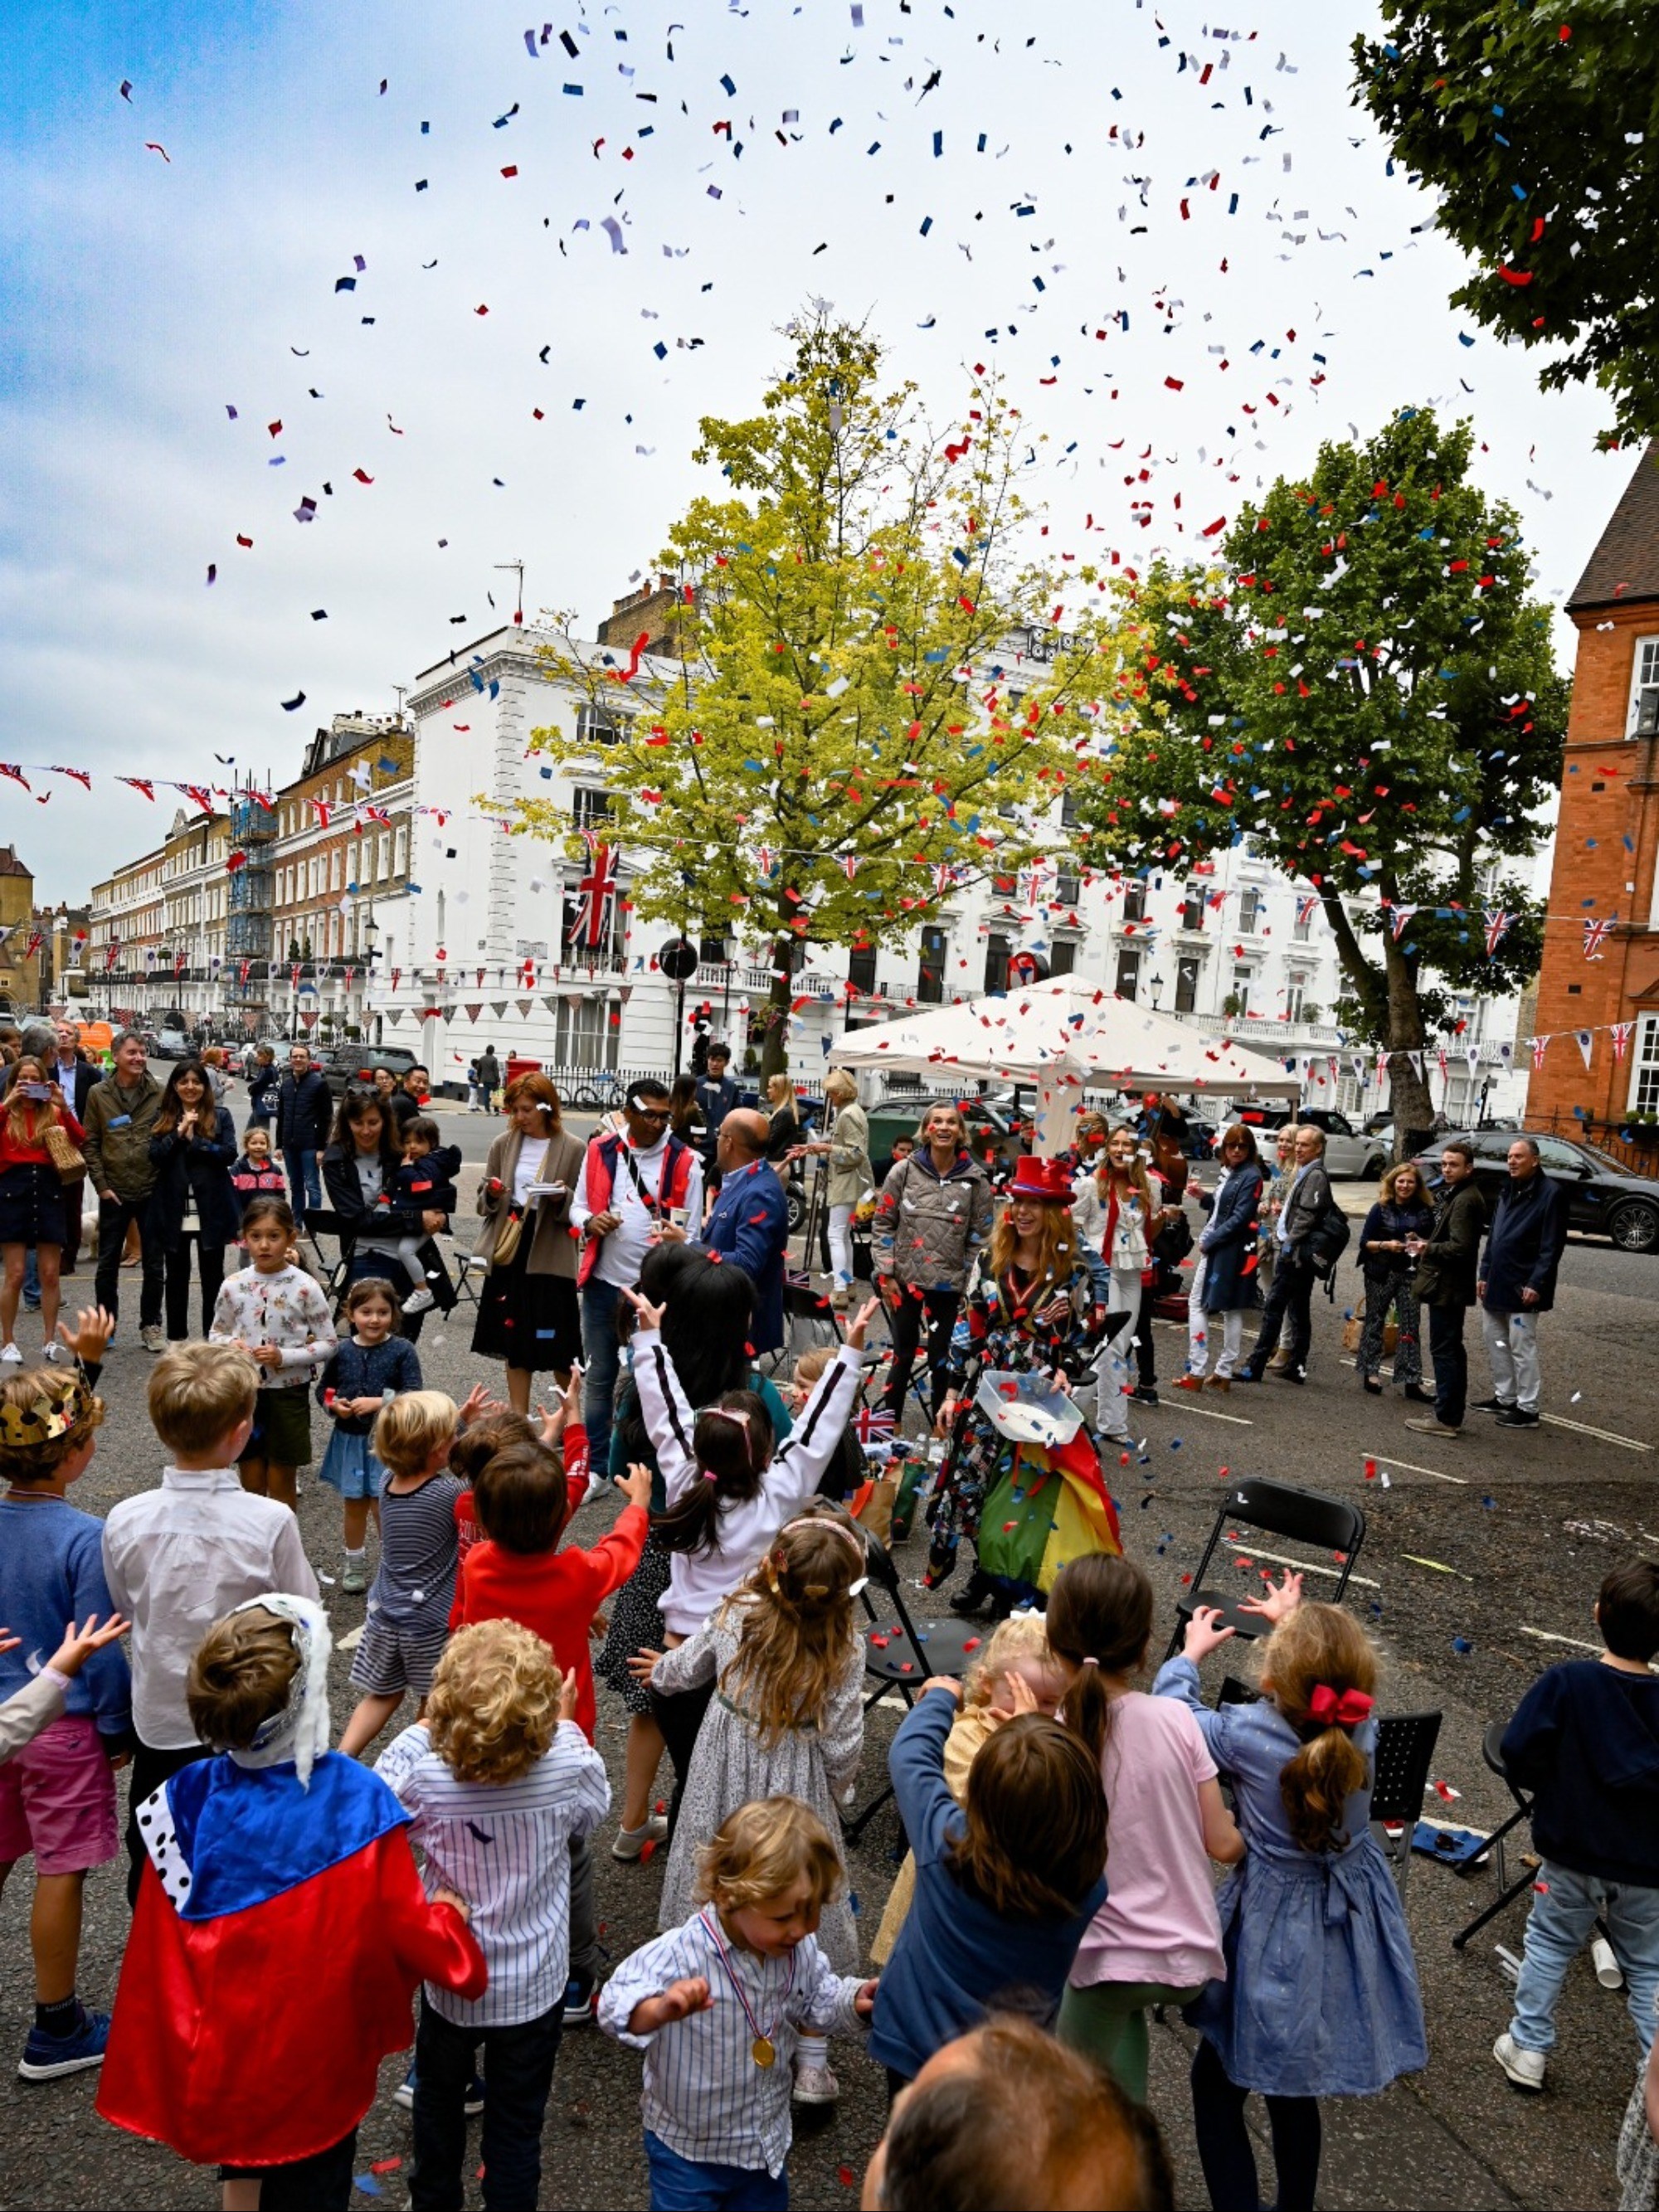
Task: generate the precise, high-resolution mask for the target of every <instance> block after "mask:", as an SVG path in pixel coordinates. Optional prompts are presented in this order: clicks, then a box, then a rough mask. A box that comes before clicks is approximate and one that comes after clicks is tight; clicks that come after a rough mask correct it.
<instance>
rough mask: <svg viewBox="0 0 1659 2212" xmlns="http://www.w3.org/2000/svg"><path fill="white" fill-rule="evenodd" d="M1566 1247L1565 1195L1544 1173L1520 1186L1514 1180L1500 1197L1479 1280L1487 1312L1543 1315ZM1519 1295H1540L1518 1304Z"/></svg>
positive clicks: (1534, 1176)
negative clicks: (1533, 1302) (1483, 1287)
mask: <svg viewBox="0 0 1659 2212" xmlns="http://www.w3.org/2000/svg"><path fill="white" fill-rule="evenodd" d="M1566 1243H1567V1194H1566V1192H1565V1190H1564V1189H1563V1188H1562V1187H1561V1185H1560V1184H1559V1182H1553V1181H1552V1180H1551V1178H1550V1177H1549V1176H1547V1175H1546V1174H1545V1172H1544V1170H1543V1169H1542V1168H1540V1169H1539V1170H1538V1171H1537V1173H1536V1174H1535V1175H1530V1176H1528V1177H1527V1180H1526V1181H1525V1182H1516V1179H1515V1177H1514V1176H1510V1179H1509V1181H1508V1182H1506V1183H1505V1184H1504V1188H1502V1190H1500V1191H1499V1192H1498V1204H1497V1205H1496V1206H1495V1207H1494V1208H1493V1209H1492V1227H1491V1228H1490V1229H1489V1230H1488V1231H1487V1232H1486V1250H1485V1252H1484V1253H1483V1254H1482V1255H1481V1258H1480V1279H1481V1281H1482V1282H1483V1283H1484V1284H1485V1285H1486V1297H1484V1298H1483V1299H1482V1300H1481V1304H1483V1305H1484V1306H1485V1307H1486V1310H1487V1312H1488V1313H1500V1314H1512V1313H1547V1312H1548V1311H1549V1310H1550V1308H1551V1307H1552V1306H1553V1304H1555V1278H1556V1274H1557V1273H1558V1272H1559V1268H1560V1266H1561V1255H1562V1253H1563V1252H1564V1251H1565V1249H1566ZM1523 1290H1534V1291H1537V1293H1538V1303H1537V1304H1536V1305H1532V1306H1528V1305H1526V1304H1523V1303H1522V1297H1521V1293H1522V1291H1523Z"/></svg>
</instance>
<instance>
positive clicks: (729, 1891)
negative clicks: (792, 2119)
mask: <svg viewBox="0 0 1659 2212" xmlns="http://www.w3.org/2000/svg"><path fill="white" fill-rule="evenodd" d="M840 1881H841V1860H840V1857H839V1855H838V1854H837V1852H836V1846H835V1844H833V1843H832V1842H831V1841H830V1838H829V1833H828V1832H827V1830H826V1829H825V1827H824V1826H823V1822H822V1821H821V1820H819V1819H818V1817H817V1814H815V1813H814V1812H812V1811H811V1808H809V1807H807V1806H805V1805H802V1804H800V1803H799V1802H797V1801H796V1800H795V1799H794V1798H793V1797H769V1798H767V1799H765V1800H764V1801H763V1802H761V1803H758V1804H753V1805H745V1806H744V1807H743V1808H741V1810H740V1811H738V1812H736V1813H733V1814H731V1816H730V1817H729V1818H728V1819H727V1820H723V1821H722V1822H721V1824H720V1827H719V1828H718V1829H717V1830H716V1831H715V1832H714V1838H713V1839H712V1841H711V1842H710V1843H709V1844H708V1848H707V1849H706V1850H705V1851H704V1852H703V1854H702V1867H701V1870H700V1875H699V1881H698V1893H699V1895H700V1896H701V1897H702V1899H705V1900H706V1901H705V1902H704V1904H703V1905H702V1910H701V1911H698V1912H696V1913H694V1914H693V1915H692V1917H690V1919H689V1920H688V1921H687V1922H686V1923H685V1925H684V1927H683V1928H677V1929H675V1930H674V1932H673V1933H672V1935H669V1936H658V1938H657V1940H656V1942H654V1943H647V1944H646V1945H645V1946H644V1947H643V1948H641V1949H640V1950H638V1951H635V1953H634V1954H633V1956H632V1957H631V1958H629V1959H624V1960H623V1963H622V1965H621V1966H618V1967H617V1971H616V1972H615V1973H614V1974H613V1975H612V1976H611V1979H610V1980H609V1981H608V1982H607V1983H606V1984H605V1994H604V1996H602V1997H601V1998H600V1999H599V2026H600V2027H602V2028H604V2030H605V2033H606V2034H607V2035H614V2036H615V2037H616V2039H617V2041H618V2042H619V2043H626V2044H629V2045H631V2046H632V2047H633V2048H634V2049H635V2050H636V2051H644V2053H645V2093H644V2097H643V2099H642V2103H643V2106H644V2113H645V2155H646V2158H647V2161H648V2163H649V2166H650V2168H651V2201H652V2203H653V2204H657V2205H670V2204H697V2205H703V2206H707V2207H709V2208H710V2209H711V2212H715V2208H723V2207H730V2208H732V2212H787V2205H788V2203H789V2184H788V2182H787V2179H786V2178H785V2175H784V2170H783V2169H784V2161H785V2160H786V2159H787V2157H788V2155H789V2142H790V2125H789V2078H790V2075H789V2062H790V2060H791V2058H792V2057H793V2054H794V2049H795V2045H796V2040H797V2038H798V2037H799V2033H800V2032H801V2030H802V2029H803V2028H805V2029H806V2030H807V2031H808V2032H809V2033H813V2034H817V2035H829V2034H830V2033H834V2032H835V2031H836V2029H841V2030H842V2031H848V2030H850V2029H852V2028H853V2027H855V2026H856V2025H857V2024H858V2023H859V2022H860V2021H866V2020H868V2018H869V2016H870V2008H871V2006H872V2002H874V1996H875V1989H876V1984H874V1983H873V1982H860V1981H859V1980H858V1979H857V1978H856V1977H855V1976H850V1975H849V1976H845V1977H843V1976H841V1975H838V1974H836V1973H834V1972H832V1971H831V1969H830V1967H829V1962H828V1960H826V1959H825V1958H824V1956H823V1953H822V1952H821V1951H820V1950H819V1948H818V1947H817V1942H816V1941H815V1940H814V1934H813V1931H814V1930H815V1929H816V1928H817V1924H818V1916H819V1913H820V1912H821V1911H822V1910H823V1906H824V1905H825V1904H826V1903H828V1901H829V1899H831V1898H832V1897H833V1896H834V1895H835V1894H836V1890H837V1888H838V1887H839V1885H840ZM780 2061H781V2062H782V2063H779V2062H780Z"/></svg>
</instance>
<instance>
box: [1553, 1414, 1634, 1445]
mask: <svg viewBox="0 0 1659 2212" xmlns="http://www.w3.org/2000/svg"><path fill="white" fill-rule="evenodd" d="M1543 1418H1544V1419H1545V1420H1547V1422H1548V1423H1549V1425H1550V1426H1551V1427H1552V1428H1553V1429H1576V1430H1577V1431H1578V1434H1579V1435H1580V1436H1581V1437H1600V1438H1601V1442H1602V1443H1604V1444H1623V1446H1624V1447H1625V1449H1626V1451H1651V1450H1652V1449H1653V1446H1652V1445H1651V1444H1649V1443H1643V1442H1642V1440H1641V1438H1640V1437H1621V1436H1616V1435H1615V1434H1614V1433H1613V1431H1612V1430H1611V1429H1593V1428H1591V1426H1590V1425H1589V1422H1588V1421H1570V1420H1568V1419H1567V1418H1566V1416H1565V1413H1546V1414H1545V1415H1544V1416H1543Z"/></svg>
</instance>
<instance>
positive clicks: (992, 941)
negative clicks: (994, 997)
mask: <svg viewBox="0 0 1659 2212" xmlns="http://www.w3.org/2000/svg"><path fill="white" fill-rule="evenodd" d="M1012 949H1013V948H1012V944H1011V943H1010V941H1009V939H1007V938H1006V937H1004V936H1003V935H1001V933H1000V932H999V931H997V930H993V931H992V932H991V934H990V935H989V936H988V937H987V939H986V940H985V988H986V990H987V993H990V994H996V993H998V992H1006V989H1007V988H1008V955H1009V953H1010V952H1011V951H1012Z"/></svg>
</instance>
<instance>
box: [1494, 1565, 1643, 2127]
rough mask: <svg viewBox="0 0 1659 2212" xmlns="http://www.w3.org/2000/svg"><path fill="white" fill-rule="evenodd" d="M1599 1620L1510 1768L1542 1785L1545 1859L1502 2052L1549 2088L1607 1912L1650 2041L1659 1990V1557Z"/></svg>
mask: <svg viewBox="0 0 1659 2212" xmlns="http://www.w3.org/2000/svg"><path fill="white" fill-rule="evenodd" d="M1595 1621H1596V1626H1597V1627H1598V1628H1599V1629H1600V1630H1601V1641H1602V1642H1603V1643H1604V1644H1606V1645H1607V1650H1605V1651H1604V1652H1603V1653H1602V1655H1601V1657H1600V1659H1569V1660H1568V1661H1566V1662H1565V1664H1564V1665H1562V1666H1559V1667H1551V1668H1547V1671H1546V1672H1545V1673H1544V1674H1541V1675H1540V1676H1539V1678H1538V1680H1536V1681H1535V1682H1534V1684H1533V1686H1532V1687H1531V1689H1529V1690H1528V1692H1527V1694H1526V1696H1525V1697H1524V1698H1522V1700H1521V1703H1520V1704H1519V1705H1518V1706H1517V1707H1516V1712H1515V1717H1514V1719H1513V1720H1512V1721H1511V1722H1510V1724H1509V1726H1508V1728H1507V1729H1505V1730H1504V1744H1503V1757H1504V1768H1505V1770H1506V1771H1507V1772H1508V1773H1509V1775H1510V1778H1512V1779H1513V1780H1514V1781H1515V1782H1516V1783H1517V1784H1519V1785H1520V1787H1521V1788H1522V1789H1523V1790H1530V1791H1531V1792H1532V1797H1533V1806H1532V1832H1533V1840H1534V1844H1536V1845H1537V1848H1538V1853H1539V1856H1540V1857H1541V1860H1542V1861H1543V1864H1542V1865H1541V1867H1540V1868H1539V1869H1538V1881H1537V1883H1536V1885H1535V1888H1534V1897H1533V1901H1532V1916H1531V1917H1530V1918H1529V1919H1528V1923H1527V1939H1526V1958H1525V1960H1524V1961H1523V1963H1522V1968H1521V1978H1520V1981H1519V1982H1518V1984H1516V1992H1515V2017H1514V2018H1513V2020H1511V2021H1510V2025H1509V2032H1508V2033H1507V2034H1504V2035H1500V2036H1499V2037H1498V2040H1497V2042H1496V2043H1495V2044H1494V2045H1493V2046H1492V2056H1493V2057H1494V2058H1496V2059H1497V2061H1498V2064H1499V2065H1500V2066H1501V2067H1502V2068H1503V2069H1504V2073H1505V2074H1507V2075H1509V2077H1510V2081H1513V2082H1514V2083H1515V2085H1516V2088H1518V2089H1541V2088H1542V2087H1543V2086H1544V2067H1545V2054H1546V2053H1547V2051H1549V2050H1550V2048H1551V2047H1552V2045H1553V2044H1554V2041H1555V2005H1556V2000H1557V1998H1558V1997H1559V1996H1560V1994H1561V1984H1562V1983H1563V1981H1565V1978H1566V1972H1567V1968H1568V1967H1569V1966H1571V1963H1572V1960H1573V1957H1574V1955H1575V1954H1576V1953H1577V1952H1578V1951H1579V1950H1581V1949H1582V1948H1583V1945H1584V1944H1585V1943H1586V1942H1588V1941H1589V1937H1590V1936H1591V1935H1592V1934H1593V1933H1594V1931H1595V1923H1596V1920H1597V1918H1598V1917H1600V1918H1601V1919H1602V1920H1604V1921H1605V1922H1606V1923H1607V1936H1608V1939H1609V1940H1610V1942H1612V1945H1613V1956H1614V1958H1615V1959H1617V1960H1618V1961H1619V1965H1620V1970H1621V1971H1622V1972H1623V1974H1624V1977H1625V1987H1626V1999H1627V2002H1628V2003H1629V2006H1630V2016H1631V2018H1632V2020H1633V2021H1635V2023H1636V2033H1637V2035H1638V2038H1639V2039H1640V2041H1641V2045H1642V2049H1643V2051H1644V2054H1645V2053H1646V2052H1647V2051H1649V2050H1650V2048H1651V2046H1652V2043H1653V2038H1654V2010H1653V2008H1654V1999H1655V1997H1656V1995H1659V1678H1656V1677H1655V1675H1654V1674H1652V1673H1651V1671H1650V1668H1649V1664H1648V1662H1649V1661H1650V1659H1651V1658H1652V1657H1653V1655H1654V1653H1655V1652H1656V1651H1659V1567H1656V1566H1651V1565H1649V1564H1648V1563H1647V1562H1646V1561H1645V1560H1636V1561H1633V1562H1632V1564H1631V1565H1629V1566H1624V1567H1615V1568H1614V1569H1613V1572H1612V1573H1611V1574H1610V1575H1609V1576H1608V1577H1607V1580H1606V1581H1605V1582H1604V1583H1602V1585H1601V1597H1600V1599H1599V1600H1598V1601H1597V1603H1596V1607H1595Z"/></svg>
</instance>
